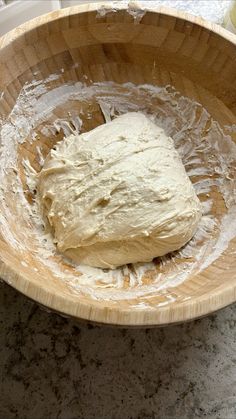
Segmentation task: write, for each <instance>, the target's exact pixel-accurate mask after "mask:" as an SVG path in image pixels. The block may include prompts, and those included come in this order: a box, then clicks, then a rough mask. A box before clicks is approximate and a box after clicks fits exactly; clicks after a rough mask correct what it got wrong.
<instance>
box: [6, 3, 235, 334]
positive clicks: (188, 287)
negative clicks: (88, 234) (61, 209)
mask: <svg viewBox="0 0 236 419" xmlns="http://www.w3.org/2000/svg"><path fill="white" fill-rule="evenodd" d="M235 45H236V36H234V35H233V34H230V33H229V32H227V31H226V30H224V29H222V28H220V27H218V26H217V25H214V24H210V23H207V22H205V21H203V20H202V19H200V18H195V17H192V16H190V15H187V14H185V13H182V12H177V11H175V10H171V9H166V8H158V9H148V10H146V11H145V12H142V10H141V9H139V8H137V6H135V5H134V4H133V5H131V6H130V7H129V9H127V8H126V7H125V6H124V5H123V6H122V5H117V3H116V4H115V5H111V4H110V6H109V5H107V6H105V7H104V6H101V3H100V4H90V5H83V6H78V7H73V8H68V9H64V10H59V11H55V12H52V13H49V14H47V15H45V16H41V17H38V18H36V19H34V20H32V21H30V22H28V23H26V24H24V25H22V26H20V27H18V28H16V29H15V30H13V31H12V32H10V33H8V34H6V35H5V36H4V37H3V38H1V40H0V47H1V49H0V91H2V92H3V93H2V94H0V111H1V121H2V124H3V125H4V123H5V121H6V119H7V118H8V115H9V113H10V112H11V110H12V108H13V107H14V105H15V103H16V101H17V98H18V96H19V93H20V92H21V89H23V88H24V89H25V90H24V91H27V89H28V91H27V94H28V97H29V100H31V99H30V92H31V90H30V89H31V88H34V89H35V88H38V87H39V90H38V93H37V94H38V99H37V101H36V104H35V106H36V108H37V106H38V105H37V103H38V102H39V101H40V97H41V96H40V95H41V94H42V95H43V94H44V93H45V91H47V92H50V91H53V89H54V92H58V95H59V96H60V94H61V93H60V90H55V89H57V88H59V87H60V86H63V85H65V84H66V83H67V85H68V83H72V84H73V83H75V82H77V81H82V82H86V83H88V84H90V85H91V83H92V82H104V81H113V82H115V83H118V84H122V83H127V82H132V83H134V84H136V85H140V84H151V85H154V86H160V87H161V86H162V87H163V86H166V85H172V86H173V87H174V88H175V89H176V90H177V91H178V92H180V94H181V95H184V96H186V97H188V98H190V99H191V100H195V101H197V102H198V103H199V104H200V105H201V106H203V107H204V108H205V109H206V110H207V111H208V113H209V114H210V116H211V118H213V119H214V120H215V121H217V122H218V124H219V125H220V126H221V127H222V130H223V131H222V132H224V130H226V131H227V129H228V130H229V126H232V124H236V48H235ZM55 74H56V76H55ZM52 75H54V76H52ZM45 80H46V81H47V82H45V83H46V84H44V85H43V86H44V87H43V90H42V91H40V86H41V87H42V85H41V84H40V83H41V82H40V81H45ZM29 86H31V87H29ZM32 86H33V87H32ZM45 86H46V87H45ZM77 86H78V85H77ZM45 89H46V90H45ZM108 95H109V94H108ZM105 98H106V95H105ZM50 100H51V99H50V95H49V96H48V101H49V102H50ZM104 100H106V99H104V98H103V102H104ZM135 100H136V99H135ZM200 105H199V106H200ZM49 106H50V103H49ZM86 106H87V105H86V103H84V102H83V101H78V100H77V101H74V102H73V101H71V102H70V103H69V104H68V103H67V104H66V105H65V104H61V103H59V104H58V106H57V107H56V109H54V110H53V112H52V113H50V112H51V111H50V112H49V113H50V116H48V118H47V115H46V116H45V115H44V121H43V122H42V121H41V123H40V124H41V125H40V124H38V125H37V126H33V129H34V132H36V134H37V136H35V141H33V142H32V141H30V139H29V137H28V138H26V141H24V142H22V144H19V145H18V149H17V153H18V163H17V165H16V167H17V169H18V170H19V173H20V176H21V180H22V182H23V185H24V188H25V196H26V197H27V198H28V199H29V200H30V194H29V193H28V192H27V186H26V181H25V175H24V171H23V168H22V167H23V166H22V162H23V159H24V158H27V159H29V161H30V163H31V165H32V166H33V167H34V168H35V170H36V171H39V170H40V165H39V160H38V154H37V150H38V147H39V146H41V149H42V154H43V155H44V156H46V155H47V153H48V151H49V149H50V148H51V147H53V145H54V144H55V142H57V141H58V140H60V139H62V136H63V133H62V131H60V132H59V133H56V132H54V134H51V137H50V136H48V134H47V133H46V131H45V129H43V127H44V128H45V126H47V124H48V123H49V122H50V123H53V119H54V120H55V119H60V118H61V119H63V118H64V119H66V118H69V117H68V115H71V113H72V114H74V115H75V114H76V113H77V114H79V113H80V116H81V115H82V116H81V118H82V119H83V115H85V114H86V112H87V113H88V109H86ZM156 106H162V105H160V103H159V102H158V101H156V102H155V100H154V102H152V103H151V104H150V108H149V109H148V110H149V111H150V112H154V113H155V107H156ZM81 107H82V109H81ZM36 108H35V109H36ZM25 109H27V103H26V107H25ZM37 109H39V110H40V109H41V108H40V106H38V108H37ZM81 110H82V111H83V112H84V113H82V114H81ZM68 112H70V113H69V114H68ZM89 112H90V114H91V116H92V118H84V119H83V129H84V130H85V131H87V130H90V129H91V128H93V127H94V126H96V125H98V124H101V123H103V122H104V120H103V116H102V113H101V111H100V108H99V106H98V104H97V102H96V97H95V98H93V100H92V102H91V103H90V104H89ZM25 115H26V117H28V118H29V120H30V114H29V116H27V112H26V114H25ZM13 125H14V121H13ZM225 127H226V128H225ZM227 127H228V128H227ZM176 129H177V128H176ZM226 131H225V132H226ZM226 133H228V134H229V131H227V132H226ZM205 134H206V132H204V135H205ZM22 135H23V134H22ZM199 135H202V136H203V133H200V134H199ZM230 135H231V136H232V135H233V134H232V132H231V134H230ZM10 140H12V138H10V137H9V144H10V143H11V141H10ZM13 141H14V138H13ZM10 161H11V154H9V168H10V169H9V174H8V181H9V182H10V183H9V185H11V182H13V181H14V179H13V178H14V176H16V174H15V172H13V171H12V172H11V163H10ZM207 164H208V163H207V162H206V166H207ZM232 193H233V192H232ZM212 198H213V201H214V205H213V207H212V213H213V215H217V216H219V217H220V216H221V215H223V214H224V213H225V212H226V208H225V205H224V203H223V200H222V198H221V197H220V194H219V193H218V191H217V190H216V189H214V190H213V191H212ZM18 199H19V198H18V195H17V194H16V193H15V194H13V192H12V190H11V188H10V186H9V190H8V192H7V193H5V201H4V202H5V204H6V205H5V204H4V205H1V212H0V231H1V240H0V259H1V264H0V275H1V277H2V278H3V279H4V280H5V281H6V282H7V283H9V284H11V285H12V286H13V287H14V288H16V289H17V290H19V291H21V292H22V293H23V294H25V295H26V296H28V297H30V298H31V299H33V300H35V301H37V302H39V303H40V304H42V305H44V306H46V307H49V308H50V309H53V310H56V311H58V312H60V313H62V314H65V315H69V316H73V317H75V318H80V319H87V320H92V321H96V322H99V323H107V324H114V325H127V326H151V325H166V324H170V323H176V322H182V321H185V320H190V319H194V318H196V317H200V316H203V315H206V314H208V313H211V312H213V311H215V310H217V309H220V308H222V307H224V306H226V305H228V304H230V303H233V302H234V301H235V298H236V297H235V296H236V258H235V255H236V239H235V237H234V236H233V234H232V237H231V240H230V241H229V243H227V246H225V247H226V248H225V250H224V251H223V252H222V253H221V254H219V255H218V257H216V258H215V260H213V262H212V263H210V264H209V266H206V268H205V269H202V270H200V272H198V273H194V272H193V273H192V274H190V275H188V276H187V277H186V278H185V280H183V281H182V282H180V283H179V284H177V285H176V286H173V284H172V285H171V284H170V286H166V288H165V291H164V292H163V290H162V291H158V290H156V291H155V290H153V289H150V290H149V291H148V286H151V285H152V281H153V278H154V273H155V275H156V274H157V273H158V270H159V269H160V265H159V264H158V263H156V268H155V272H154V273H153V272H152V269H151V271H150V272H148V273H146V274H145V275H144V276H143V278H142V284H139V285H136V286H134V287H133V288H132V287H130V283H129V278H128V277H125V280H124V282H123V288H121V289H120V290H119V293H118V294H117V289H114V288H110V289H108V290H107V289H105V290H106V292H105V294H101V295H100V297H99V296H97V297H96V298H95V297H94V295H93V293H92V291H91V289H89V290H88V287H87V286H86V284H85V285H84V287H83V286H80V287H78V288H76V286H75V285H74V284H73V286H72V284H71V283H70V280H69V279H68V278H69V277H68V275H69V274H70V275H71V278H72V277H73V275H74V268H72V267H71V266H70V265H69V264H66V262H65V263H64V265H63V261H62V260H61V259H60V258H59V257H56V256H55V258H54V260H53V261H52V263H54V265H55V264H57V263H58V264H59V265H60V269H61V270H62V271H63V270H64V272H65V278H64V279H65V280H63V278H61V277H59V275H58V274H57V273H55V272H54V270H53V267H50V266H49V265H45V264H43V263H42V262H40V259H38V258H37V249H36V247H37V246H36V241H35V240H36V239H34V240H33V239H32V237H31V231H30V230H28V234H27V229H26V227H27V225H28V224H27V220H26V219H25V218H24V217H23V216H22V214H21V211H20V210H19V206H18ZM27 228H28V229H29V226H28V227H27ZM9 232H10V233H11V234H10V235H11V238H10V239H9ZM14 240H15V241H14ZM23 242H24V246H22V245H21V244H22V243H23ZM45 259H46V256H45ZM184 263H185V260H184V258H182V259H181V258H180V259H179V260H178V264H179V265H178V266H179V267H180V269H179V271H178V272H181V269H182V266H183V269H184ZM162 268H163V267H162ZM78 270H79V269H78ZM77 274H78V272H77ZM176 275H177V276H178V274H176ZM123 276H125V274H124V273H123ZM78 278H79V276H78V277H77V279H78ZM123 279H124V278H123ZM78 281H79V280H78ZM72 282H73V280H72ZM142 287H146V288H145V289H146V291H145V292H144V293H143V294H142ZM137 290H139V295H138V294H137V293H136V291H137ZM103 291H104V289H103ZM109 293H110V294H109Z"/></svg>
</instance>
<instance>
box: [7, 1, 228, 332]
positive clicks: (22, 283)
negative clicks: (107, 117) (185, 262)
mask: <svg viewBox="0 0 236 419" xmlns="http://www.w3.org/2000/svg"><path fill="white" fill-rule="evenodd" d="M134 5H135V10H142V11H145V12H152V13H153V12H154V13H160V14H163V15H167V16H172V17H175V18H179V19H183V20H185V21H187V22H190V23H194V24H196V25H198V26H201V27H203V28H205V29H208V30H209V31H211V32H213V33H215V34H217V35H218V36H220V37H223V38H224V39H225V40H227V41H229V42H230V43H232V44H233V45H236V35H235V34H233V33H231V32H229V31H228V30H226V29H224V28H223V27H221V26H219V25H217V24H215V23H211V22H208V21H206V20H204V19H202V18H201V17H198V16H193V15H191V14H189V13H187V12H184V11H179V10H176V9H173V8H169V7H165V6H150V5H147V7H146V6H145V7H144V5H143V4H138V3H136V2H135V3H132V7H133V6H134ZM104 7H105V8H106V9H113V8H116V9H118V10H127V8H128V7H130V5H128V4H124V3H122V4H120V3H118V4H117V2H114V1H110V2H104V3H96V2H95V3H89V4H82V5H76V6H72V7H68V8H64V9H59V10H56V11H52V12H50V13H46V14H44V15H41V16H38V17H36V18H34V19H31V20H29V21H28V22H25V23H23V24H22V25H20V26H18V27H17V28H15V29H13V30H11V31H10V32H8V33H6V34H5V35H3V36H2V37H1V38H0V50H3V49H4V48H6V47H7V46H8V45H9V44H11V42H13V41H14V40H16V39H17V38H20V37H21V36H23V35H25V34H26V33H27V32H29V31H31V30H32V29H36V28H37V27H39V26H41V25H43V24H45V23H48V22H52V21H55V20H58V19H60V18H62V17H66V16H69V15H70V16H71V15H77V14H82V13H86V12H95V11H98V10H99V9H102V8H104ZM0 243H1V244H2V245H3V248H4V247H5V244H4V243H3V242H2V241H1V240H0ZM0 276H1V278H2V279H3V280H4V281H5V282H6V283H8V284H9V285H11V286H12V287H13V288H15V289H16V290H18V291H20V292H21V293H22V294H24V295H25V296H27V297H29V298H30V299H32V300H34V301H36V302H37V303H39V304H41V305H42V306H45V307H47V308H49V309H50V310H53V311H56V312H58V313H60V314H61V315H65V316H69V317H74V318H77V319H81V320H82V319H83V320H88V321H93V322H96V323H99V324H109V325H113V326H115V325H117V326H132V327H134V326H138V327H150V326H164V325H169V324H175V323H180V322H184V321H189V320H193V319H196V318H199V317H202V316H206V315H208V314H210V313H213V312H214V311H216V310H219V309H221V308H223V307H225V306H227V305H229V304H232V303H233V302H235V300H236V275H235V276H233V277H232V280H231V281H228V282H227V283H226V284H224V283H222V284H221V285H219V286H217V287H216V288H214V289H213V290H211V291H209V292H208V293H206V294H205V295H201V296H198V297H195V298H194V299H193V300H191V299H190V300H187V301H184V302H175V304H174V307H173V308H172V304H170V305H167V306H161V307H160V306H157V307H156V308H155V309H152V310H148V309H142V310H134V309H133V308H130V309H122V308H114V307H112V308H110V307H108V306H106V305H105V304H104V305H103V306H98V305H96V304H95V301H94V303H83V302H81V301H79V299H78V301H77V302H76V301H75V300H74V299H72V297H71V298H70V295H68V296H67V298H66V299H65V297H63V296H60V295H56V294H54V293H53V292H52V291H51V290H50V289H48V288H47V287H44V288H42V286H41V284H40V282H39V283H32V282H31V281H30V280H29V279H28V278H26V277H25V276H24V275H22V274H19V273H17V271H16V269H15V268H13V267H12V266H10V265H9V264H7V263H5V262H4V257H2V254H1V251H0Z"/></svg>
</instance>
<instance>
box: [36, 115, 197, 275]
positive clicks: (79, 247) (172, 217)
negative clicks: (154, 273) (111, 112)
mask: <svg viewBox="0 0 236 419" xmlns="http://www.w3.org/2000/svg"><path fill="white" fill-rule="evenodd" d="M38 192H39V196H40V199H41V202H42V208H43V212H44V216H46V217H47V219H48V221H49V224H50V226H51V229H52V231H53V234H54V238H55V242H56V243H57V247H58V249H59V251H61V252H63V253H64V254H65V255H67V256H68V257H70V258H71V259H72V260H74V261H75V262H77V263H82V264H87V265H90V266H95V267H102V268H115V267H117V266H120V265H123V264H126V263H132V262H147V261H151V260H152V259H153V258H154V257H157V256H162V255H164V254H166V253H169V252H171V251H174V250H177V249H179V248H181V247H182V246H183V245H184V244H186V243H187V242H188V241H189V240H190V239H191V238H192V236H193V235H194V233H195V231H196V227H197V224H198V222H199V220H200V217H201V205H200V201H199V200H198V198H197V196H196V194H195V191H194V188H193V186H192V183H191V181H190V179H189V178H188V176H187V174H186V172H185V168H184V166H183V164H182V161H181V159H180V157H179V155H178V153H177V151H176V150H175V148H174V144H173V140H172V139H171V138H169V137H167V136H166V135H165V133H164V131H163V129H162V128H159V127H158V126H156V125H155V124H154V123H153V122H152V121H151V120H150V119H148V118H147V117H146V116H145V115H143V114H141V113H136V112H132V113H127V114H124V115H122V116H119V117H117V118H116V119H114V120H113V121H112V122H109V123H107V124H104V125H101V126H99V127H97V128H95V129H94V130H92V131H90V132H87V133H85V134H81V135H71V136H69V137H67V138H66V139H64V140H63V141H61V142H60V143H58V144H57V146H56V149H55V150H51V152H50V154H49V155H48V157H47V159H46V161H45V164H44V167H43V169H42V171H41V172H40V175H39V181H38Z"/></svg>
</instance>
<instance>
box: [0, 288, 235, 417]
mask: <svg viewBox="0 0 236 419" xmlns="http://www.w3.org/2000/svg"><path fill="white" fill-rule="evenodd" d="M0 321H1V328H0V330H1V332H0V333H1V334H0V336H1V337H0V352H1V353H0V376H1V378H2V379H1V385H0V419H13V418H20V419H56V418H57V419H90V418H91V419H92V418H96V419H112V418H114V419H169V418H172V419H175V418H181V419H190V418H191V419H195V418H204V417H206V418H207V419H231V418H232V419H235V417H236V305H233V306H231V307H228V308H226V309H224V310H222V311H220V312H218V313H217V314H215V315H212V316H210V317H208V318H204V319H201V320H196V321H193V322H190V323H186V324H182V325H178V326H169V327H165V328H160V329H155V328H154V329H118V328H110V327H99V326H93V325H89V324H86V323H80V322H77V321H75V320H71V319H67V318H63V317H61V316H59V315H57V314H54V313H50V312H46V311H43V310H42V309H41V308H39V307H38V306H37V305H36V304H35V303H33V302H31V301H29V300H28V299H27V298H25V297H24V296H22V295H20V294H19V293H18V292H16V291H15V290H13V289H12V288H10V287H9V286H8V285H5V284H1V286H0Z"/></svg>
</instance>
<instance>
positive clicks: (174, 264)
mask: <svg viewBox="0 0 236 419" xmlns="http://www.w3.org/2000/svg"><path fill="white" fill-rule="evenodd" d="M57 79H58V76H57V75H52V76H51V77H50V78H49V79H47V80H44V81H43V82H42V81H41V82H40V81H36V80H35V81H33V82H32V83H31V84H26V85H25V87H24V88H23V89H22V91H21V94H20V95H19V98H18V100H17V102H16V104H15V106H14V109H13V110H12V112H11V114H10V115H9V117H8V118H7V119H6V120H4V121H1V157H0V159H1V165H0V176H1V188H0V195H1V202H2V210H1V214H0V230H1V234H2V236H3V237H4V239H5V241H6V242H7V243H9V244H10V245H11V246H12V248H13V249H16V252H17V253H18V254H19V253H20V254H21V258H22V260H24V261H25V262H24V263H26V264H27V265H28V266H30V264H31V262H32V260H33V261H34V262H35V263H34V265H37V267H36V266H34V268H33V269H34V270H35V271H36V270H39V271H40V269H41V268H43V270H44V272H45V274H46V273H47V272H50V273H51V274H52V275H53V276H54V278H55V279H56V280H58V281H64V282H66V283H67V284H68V287H69V288H70V290H71V291H70V292H74V293H80V292H81V293H83V294H87V295H90V297H92V298H94V299H97V300H106V299H109V300H113V301H119V300H120V299H122V300H124V299H127V300H128V299H135V298H137V297H142V300H143V301H144V302H143V303H142V304H141V306H139V305H138V304H137V301H136V303H134V308H135V307H136V308H137V309H141V308H143V304H144V305H145V307H149V299H151V298H152V297H153V295H157V294H159V295H163V298H164V299H163V301H162V302H160V305H166V304H169V303H170V302H172V300H173V296H171V295H170V291H169V290H170V289H171V288H172V289H173V288H174V287H176V286H177V285H178V284H180V283H182V282H183V281H185V280H186V279H187V278H188V277H189V276H190V275H192V274H196V273H198V272H200V271H201V270H202V269H205V268H207V266H209V264H211V263H212V262H214V260H216V259H217V258H218V257H219V256H220V255H221V254H222V252H224V250H226V249H227V247H228V245H229V243H230V240H232V239H233V238H234V237H235V236H236V202H235V195H236V169H235V168H236V145H235V144H234V142H233V141H232V139H231V136H230V133H231V131H230V129H231V128H230V127H227V128H226V130H225V131H223V130H222V128H221V127H220V126H219V124H218V123H217V122H216V121H214V120H213V119H212V117H211V116H210V115H209V113H208V112H207V111H206V110H205V109H204V108H203V107H202V106H201V105H200V104H199V103H197V102H194V101H193V100H190V99H189V98H186V97H183V96H181V95H180V93H179V92H177V91H176V90H175V89H174V88H173V87H172V86H165V87H154V86H151V85H139V86H136V85H134V84H132V83H126V84H123V85H119V84H116V83H113V82H104V83H94V84H90V85H86V84H83V83H81V82H77V83H68V84H65V85H60V86H57V85H56V83H55V86H54V87H52V86H50V89H49V85H50V83H51V82H53V81H54V82H56V81H57ZM129 111H131V112H132V111H139V112H143V113H144V114H146V115H147V116H149V117H151V118H152V120H153V121H154V122H155V123H156V124H158V125H160V126H161V127H163V128H164V129H165V131H166V133H167V134H168V135H169V136H171V137H172V138H173V140H174V143H175V147H176V148H177V150H178V152H179V154H180V156H181V158H182V160H183V163H184V165H185V168H186V171H187V173H188V175H189V176H190V178H191V180H192V182H193V185H194V188H195V190H196V193H197V195H198V197H199V198H200V200H201V202H202V208H203V217H202V219H201V222H200V223H199V226H198V230H197V232H196V234H195V236H194V237H193V239H192V240H191V241H190V242H189V243H188V244H187V245H186V246H185V247H184V248H183V249H181V250H180V251H178V252H175V253H173V254H171V255H167V256H165V257H161V258H158V259H156V260H154V261H153V262H152V263H148V264H147V263H146V264H141V263H140V264H138V263H137V264H133V265H129V266H124V267H121V268H118V269H115V270H102V269H96V268H90V267H87V266H73V264H71V263H70V262H69V261H67V260H65V259H64V258H63V257H62V256H61V255H60V254H58V253H57V250H56V248H55V245H54V243H53V239H52V236H51V234H49V233H46V232H45V229H44V222H43V220H42V217H41V212H40V204H39V202H38V200H37V195H36V188H37V172H38V171H39V170H40V168H41V167H42V165H43V163H44V160H45V158H46V156H47V154H48V152H49V149H50V148H51V147H53V145H55V143H56V142H57V141H60V140H61V139H62V138H63V136H68V135H69V134H71V133H75V132H77V133H79V132H80V131H81V130H82V131H83V130H87V128H86V127H87V126H88V124H92V126H91V127H92V128H94V127H95V126H96V125H99V124H101V123H104V122H105V121H106V122H107V121H110V120H111V119H113V118H115V117H116V116H117V115H121V114H123V113H126V112H129ZM91 127H90V129H91ZM226 132H227V134H226ZM19 148H21V150H22V149H24V153H23V154H24V159H21V158H19V155H18V150H19ZM29 150H31V151H29ZM218 208H220V210H219V211H218Z"/></svg>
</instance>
